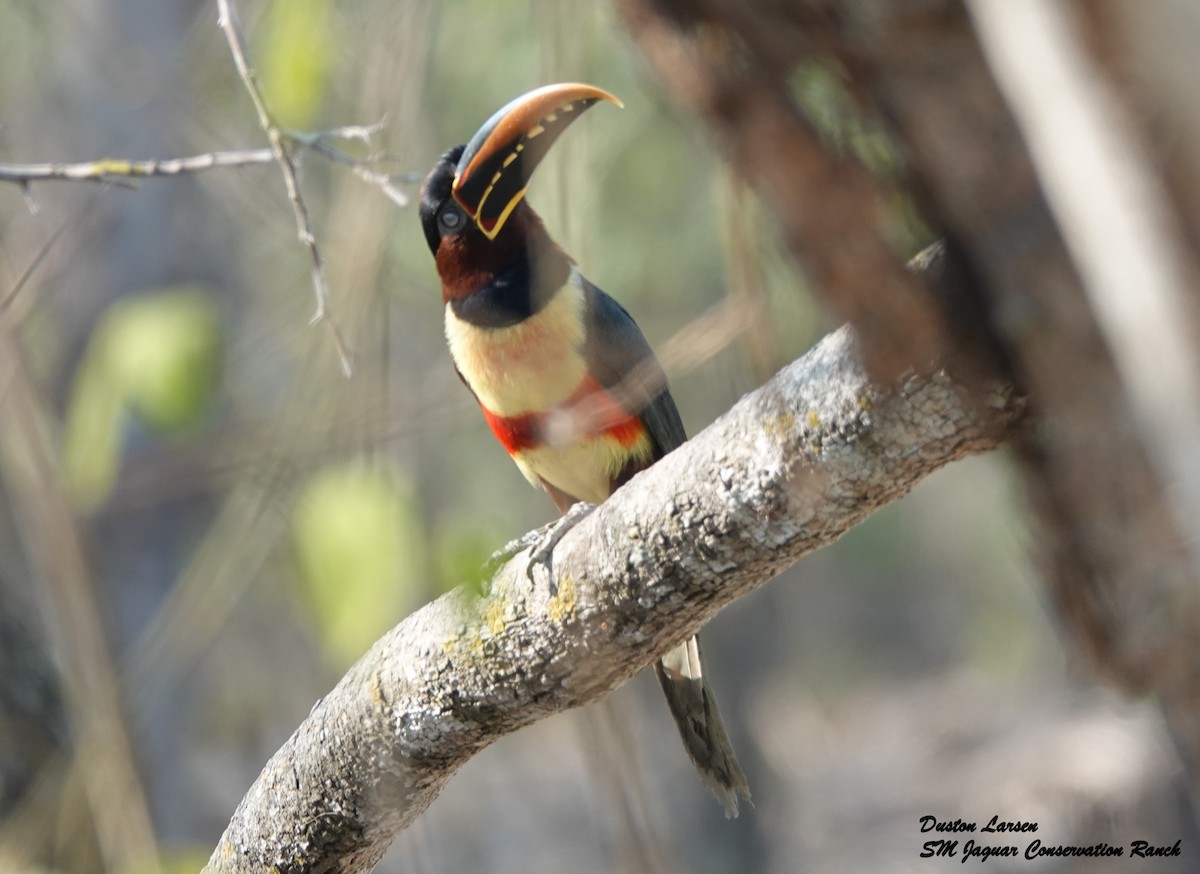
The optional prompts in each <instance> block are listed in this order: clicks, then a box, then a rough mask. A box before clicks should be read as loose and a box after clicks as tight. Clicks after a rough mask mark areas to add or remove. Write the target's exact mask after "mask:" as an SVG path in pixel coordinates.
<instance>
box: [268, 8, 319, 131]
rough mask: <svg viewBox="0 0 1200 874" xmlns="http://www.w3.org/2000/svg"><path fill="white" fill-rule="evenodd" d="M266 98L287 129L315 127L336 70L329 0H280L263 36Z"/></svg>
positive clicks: (277, 117) (270, 15)
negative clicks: (332, 71) (334, 68)
mask: <svg viewBox="0 0 1200 874" xmlns="http://www.w3.org/2000/svg"><path fill="white" fill-rule="evenodd" d="M256 55H257V57H258V58H259V62H258V74H259V80H260V83H261V87H262V91H263V96H264V97H265V98H266V101H267V106H268V107H269V108H270V110H271V112H272V113H273V114H274V116H275V118H276V120H277V121H278V122H280V123H281V124H283V125H285V126H286V127H291V128H308V127H311V126H312V125H313V123H314V121H315V119H316V117H317V114H318V113H319V112H320V111H321V106H322V105H323V104H324V102H325V92H326V90H327V88H328V86H329V78H330V69H331V67H332V66H333V39H332V37H331V17H330V3H329V0H275V2H274V3H272V4H271V8H270V10H268V12H267V15H266V19H265V20H264V21H263V24H262V29H261V31H260V32H259V47H258V51H257V53H256Z"/></svg>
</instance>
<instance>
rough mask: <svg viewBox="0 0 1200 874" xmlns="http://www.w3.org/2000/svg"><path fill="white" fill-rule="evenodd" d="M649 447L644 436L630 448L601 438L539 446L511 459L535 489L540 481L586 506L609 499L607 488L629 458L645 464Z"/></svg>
mask: <svg viewBox="0 0 1200 874" xmlns="http://www.w3.org/2000/svg"><path fill="white" fill-rule="evenodd" d="M651 451H652V447H651V445H650V438H649V437H647V436H646V435H645V434H643V435H642V437H641V438H640V439H639V440H638V442H637V444H636V445H634V446H632V447H628V448H626V447H623V446H622V445H621V444H620V443H619V442H618V441H617V440H616V439H615V438H613V437H611V436H609V435H607V434H600V435H598V436H596V437H592V438H589V439H587V440H583V441H580V442H578V443H569V444H567V445H564V446H539V447H537V448H534V449H525V450H522V451H521V452H519V453H517V454H516V455H514V456H513V460H514V461H515V462H516V463H517V467H519V468H520V469H521V473H523V474H525V478H526V479H527V480H529V481H530V482H531V483H533V484H534V485H538V480H539V479H542V480H545V481H546V482H548V483H550V485H552V486H554V487H555V488H556V489H558V490H559V491H562V492H566V493H567V494H568V495H571V496H572V497H574V498H578V499H579V500H581V501H587V502H588V503H589V504H599V503H600V502H602V501H603V500H604V499H605V498H607V497H608V489H609V484H610V483H611V482H612V481H613V480H614V479H616V478H617V476H618V475H619V474H620V473H621V471H622V470H623V469H624V467H625V465H626V464H627V463H628V462H629V460H630V456H631V455H632V456H634V457H636V458H638V459H640V460H643V461H647V460H649V458H650V454H651Z"/></svg>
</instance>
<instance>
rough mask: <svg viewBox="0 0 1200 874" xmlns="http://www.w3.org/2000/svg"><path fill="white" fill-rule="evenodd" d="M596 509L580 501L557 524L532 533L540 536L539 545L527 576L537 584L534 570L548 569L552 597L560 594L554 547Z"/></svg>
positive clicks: (529, 565)
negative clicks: (556, 575)
mask: <svg viewBox="0 0 1200 874" xmlns="http://www.w3.org/2000/svg"><path fill="white" fill-rule="evenodd" d="M595 509H596V505H595V504H588V503H586V502H584V501H580V502H579V503H577V504H572V505H571V509H569V510H567V512H566V513H564V514H563V515H562V516H561V517H560V518H559V519H558V521H557V522H553V523H551V524H550V525H547V526H544V527H542V528H539V529H538V530H537V531H535V532H532V533H534V534H537V535H538V543H537V544H536V547H537V548H536V549H534V551H533V554H532V555H530V556H529V564H527V565H525V576H526V577H527V578H528V579H529V582H531V583H535V584H536V582H537V580H535V579H534V577H533V572H534V569H535V568H537V567H539V566H541V567H544V568H545V569H546V576H547V577H548V578H549V581H550V596H551V597H554V596H555V595H557V594H558V583H556V582H555V580H554V547H556V546H558V542H559V541H560V540H562V539H563V538H564V537H566V536H567V534H568V533H569V532H570V530H571V529H572V528H574V527H575V526H576V525H578V524H579V523H580V522H582V521H583V520H584V519H586V518H587V517H588V516H589V515H590V514H591V512H592V511H593V510H595ZM528 536H529V535H526V537H528Z"/></svg>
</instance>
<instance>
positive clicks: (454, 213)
mask: <svg viewBox="0 0 1200 874" xmlns="http://www.w3.org/2000/svg"><path fill="white" fill-rule="evenodd" d="M438 221H439V222H440V223H441V225H442V230H444V231H447V232H449V233H454V232H455V231H458V230H460V229H461V228H462V226H463V224H464V223H465V221H466V216H465V215H464V214H463V211H462V210H461V209H459V208H458V205H457V204H454V203H450V204H447V205H446V206H445V207H444V208H443V209H442V211H441V213H439V214H438Z"/></svg>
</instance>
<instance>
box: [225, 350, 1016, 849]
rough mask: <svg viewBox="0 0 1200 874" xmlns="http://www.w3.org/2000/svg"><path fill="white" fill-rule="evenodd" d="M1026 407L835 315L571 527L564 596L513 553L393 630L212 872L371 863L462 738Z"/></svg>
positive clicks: (700, 603) (309, 727)
mask: <svg viewBox="0 0 1200 874" xmlns="http://www.w3.org/2000/svg"><path fill="white" fill-rule="evenodd" d="M1021 409H1022V404H1021V402H1020V401H1019V400H1017V399H1016V398H1015V397H1014V396H1013V395H1012V393H1011V392H1009V391H1007V390H1004V389H1001V388H997V389H996V391H995V392H994V393H993V394H992V395H991V396H990V397H989V398H987V399H986V403H980V399H979V398H978V397H968V396H967V392H966V390H965V389H964V388H963V387H962V386H961V385H960V384H958V383H956V382H955V381H954V380H953V379H951V378H950V377H949V376H948V375H946V373H945V372H943V371H939V372H937V373H935V374H933V375H932V376H929V377H926V376H915V375H910V376H908V377H906V378H905V379H904V380H902V381H901V382H898V383H897V384H895V385H893V386H890V387H886V388H885V387H880V386H877V385H872V384H871V383H870V382H869V380H868V378H867V376H866V374H865V370H864V367H863V365H862V363H861V361H860V357H859V351H858V348H857V343H856V342H855V340H854V336H853V334H852V333H851V332H850V330H849V329H848V328H843V329H841V330H839V331H837V332H835V333H833V334H831V335H830V336H828V337H827V338H825V340H823V341H822V342H821V343H820V344H818V345H817V346H816V347H815V348H814V349H813V350H812V351H810V352H809V353H808V354H807V355H805V356H804V357H803V358H802V359H800V360H799V361H797V362H795V363H793V364H792V365H790V366H789V367H787V368H785V369H784V370H783V371H781V372H780V373H779V374H778V375H776V377H775V378H774V379H772V380H771V381H770V382H769V383H768V384H767V385H765V386H763V387H762V388H761V389H759V390H757V391H755V392H753V393H752V394H750V395H747V396H746V397H745V398H743V399H742V400H741V401H740V402H739V403H738V404H737V405H735V406H734V408H733V409H732V410H730V411H729V412H728V413H727V414H726V415H725V416H723V417H722V418H721V419H720V420H718V421H717V422H716V423H714V424H713V425H712V426H711V427H709V428H707V429H706V430H705V431H704V432H702V433H701V434H699V435H698V436H697V437H696V438H695V439H693V440H691V441H689V442H688V443H686V444H685V445H684V446H683V447H681V448H680V449H679V450H677V451H676V452H674V453H672V454H671V455H669V456H667V457H666V458H664V459H663V460H662V461H660V462H659V463H657V464H656V465H654V466H653V467H652V468H650V469H649V470H648V471H646V472H645V473H643V474H640V475H639V476H637V477H635V478H634V479H633V480H632V481H631V482H630V483H629V484H628V485H627V486H625V487H623V488H622V489H620V490H619V491H618V492H617V493H616V494H615V495H614V496H613V497H612V498H611V499H610V500H608V501H607V502H605V503H604V504H603V505H601V506H600V507H599V508H598V509H597V510H596V511H595V513H593V514H592V515H591V516H590V517H588V518H587V519H585V520H584V521H583V522H582V523H580V524H579V525H578V526H577V527H576V528H575V529H574V530H573V531H572V532H571V533H570V534H568V535H567V536H566V538H564V540H563V541H562V543H561V544H560V545H559V547H558V550H557V553H556V556H555V564H554V566H555V571H556V578H557V583H558V593H557V595H555V596H554V597H550V594H549V587H548V586H547V585H545V584H544V583H543V584H541V585H538V586H536V587H534V586H531V585H530V584H529V583H528V582H527V581H526V577H525V573H524V562H525V559H524V557H523V556H518V557H517V558H516V559H514V560H513V561H512V562H510V563H509V564H508V565H507V566H505V567H502V568H501V569H500V570H499V571H498V572H497V573H496V575H495V576H494V577H493V579H492V580H491V581H490V582H489V583H488V584H487V587H486V592H485V594H482V595H474V594H471V593H469V592H468V591H467V590H466V589H465V588H462V587H460V588H459V589H458V590H455V591H454V592H451V593H450V594H448V595H446V596H444V597H442V598H439V599H438V600H437V601H435V602H433V603H431V604H429V605H427V606H426V607H425V608H423V609H422V610H420V611H418V612H417V613H415V614H413V615H412V616H410V617H409V618H408V619H406V620H405V621H404V622H402V623H401V624H400V625H399V626H397V627H396V628H395V629H393V630H392V631H391V632H390V633H389V634H388V635H387V636H386V637H384V638H383V639H382V640H381V641H380V642H379V643H378V644H376V646H375V647H374V648H372V650H371V651H370V652H369V653H367V655H366V656H364V657H363V659H362V660H360V661H359V663H358V664H356V665H355V666H354V667H353V668H352V669H351V670H350V672H349V673H347V675H346V676H345V677H344V678H343V679H342V681H341V682H340V683H339V684H338V685H337V687H336V688H335V689H334V690H333V691H332V692H331V693H330V694H329V695H328V696H326V697H325V698H324V699H323V700H322V701H320V702H319V703H318V704H317V705H316V706H315V707H314V708H313V711H312V713H311V714H310V715H309V717H308V718H307V719H306V720H305V721H304V723H303V724H302V725H301V726H300V727H299V729H297V731H296V733H295V734H294V735H293V736H292V737H291V738H290V739H289V740H288V741H287V743H286V744H285V745H284V746H283V748H282V749H280V750H279V752H277V753H276V754H275V756H274V757H273V758H272V759H271V761H270V762H269V763H268V764H267V766H266V768H265V769H264V770H263V772H262V774H261V775H260V776H259V778H258V780H257V781H256V783H255V784H254V786H253V787H252V788H251V789H250V791H249V793H248V794H247V795H246V797H245V798H244V799H243V801H242V803H241V804H240V805H239V807H238V809H237V811H236V813H235V814H234V816H233V819H232V821H231V822H230V824H229V827H228V828H227V829H226V831H225V834H224V836H223V837H222V838H221V841H220V843H219V845H218V846H217V848H216V850H215V851H214V853H213V855H212V858H211V859H210V861H209V865H208V867H207V869H206V870H207V871H208V872H218V871H219V872H226V871H232V872H240V871H259V870H263V869H264V868H271V869H273V870H280V871H316V870H319V871H344V872H352V871H362V870H366V869H368V868H370V866H372V865H373V864H374V863H375V862H377V861H378V860H379V858H380V857H381V856H382V855H383V853H384V851H385V850H386V849H387V846H388V845H389V844H390V842H391V841H392V839H393V838H394V837H395V835H396V834H397V833H398V832H399V831H400V830H402V829H403V828H405V827H406V826H407V825H408V824H409V823H411V822H412V821H413V819H414V818H415V817H416V816H417V815H418V814H420V813H421V811H423V810H424V809H425V808H426V807H427V806H428V805H429V803H430V802H431V801H432V800H433V799H434V798H435V797H436V796H437V794H438V792H439V791H440V790H441V788H442V786H443V785H444V784H445V782H446V781H447V780H448V779H449V778H450V777H451V776H452V775H453V774H454V773H455V772H456V771H457V770H458V768H459V767H460V766H461V765H462V764H463V763H464V762H466V760H467V759H468V758H470V757H471V756H472V755H474V754H475V753H477V752H479V751H480V750H481V749H483V748H484V747H486V746H487V745H488V744H490V743H492V742H493V741H495V740H496V739H497V738H499V737H501V736H502V735H504V734H507V733H509V732H512V731H515V730H516V729H518V728H520V727H522V726H525V725H528V724H530V723H532V722H534V721H536V720H538V719H541V718H543V717H545V716H548V715H550V714H552V713H555V712H560V711H563V710H567V709H569V708H572V707H578V706H580V705H583V704H587V703H589V702H592V701H595V700H597V699H599V698H602V697H603V696H605V695H607V694H608V693H609V692H611V691H612V690H613V689H614V688H616V687H617V686H618V685H620V684H621V683H623V682H624V681H626V680H627V679H629V678H630V677H632V676H633V675H634V674H636V673H637V672H638V671H640V670H642V669H643V668H644V667H646V666H647V665H648V664H650V663H651V662H652V661H653V660H654V659H655V658H656V657H657V656H659V655H660V654H661V653H663V652H665V651H666V650H667V649H669V648H670V647H671V646H673V645H674V644H676V643H678V642H679V641H680V640H682V639H683V638H685V637H687V636H688V635H690V634H693V633H694V632H695V631H696V630H697V629H698V628H700V627H701V626H702V625H703V624H704V623H705V622H707V621H708V620H709V619H711V618H712V616H713V615H714V614H715V613H716V612H717V611H718V610H720V609H721V608H722V607H724V606H725V605H726V604H728V603H729V602H731V601H733V600H734V599H735V598H738V597H740V596H742V595H744V594H746V593H748V592H750V591H752V590H753V589H755V588H758V587H759V586H761V585H763V584H764V583H765V582H766V581H767V580H769V579H770V578H771V577H772V576H774V575H775V574H776V573H778V572H779V571H780V570H782V569H783V568H785V567H787V566H789V565H791V564H792V563H794V562H795V561H796V560H797V559H798V558H800V557H801V556H802V555H804V554H805V553H808V552H811V551H813V550H815V549H818V548H820V547H822V546H824V545H826V544H828V543H831V542H832V541H834V540H836V539H837V538H838V537H840V536H841V535H842V534H844V533H845V532H846V531H848V530H849V529H850V528H851V527H853V526H854V525H856V524H857V523H858V522H860V521H861V520H862V519H863V518H864V517H866V516H867V515H869V514H870V513H872V512H873V511H874V510H876V509H878V508H880V507H882V506H884V505H885V504H887V503H889V502H891V501H894V500H896V499H898V498H900V497H902V496H903V495H905V494H907V493H908V491H909V490H911V489H912V488H913V486H914V485H916V483H918V482H919V481H920V480H921V479H922V478H924V477H925V476H927V475H928V474H929V473H932V472H933V471H934V470H936V469H938V468H939V467H942V466H943V465H945V464H947V463H949V462H950V461H953V460H955V459H957V458H961V457H964V456H966V455H970V454H973V453H978V452H983V451H987V450H989V449H992V448H994V447H995V446H996V445H997V444H998V442H999V441H1000V440H1001V439H1002V438H1003V435H1004V433H1005V432H1006V431H1007V430H1008V429H1009V428H1010V427H1011V426H1012V425H1013V423H1014V422H1015V421H1016V419H1017V418H1018V417H1019V415H1020V413H1021ZM981 410H986V412H983V413H981V412H980V411H981ZM697 789H698V791H699V787H697Z"/></svg>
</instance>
